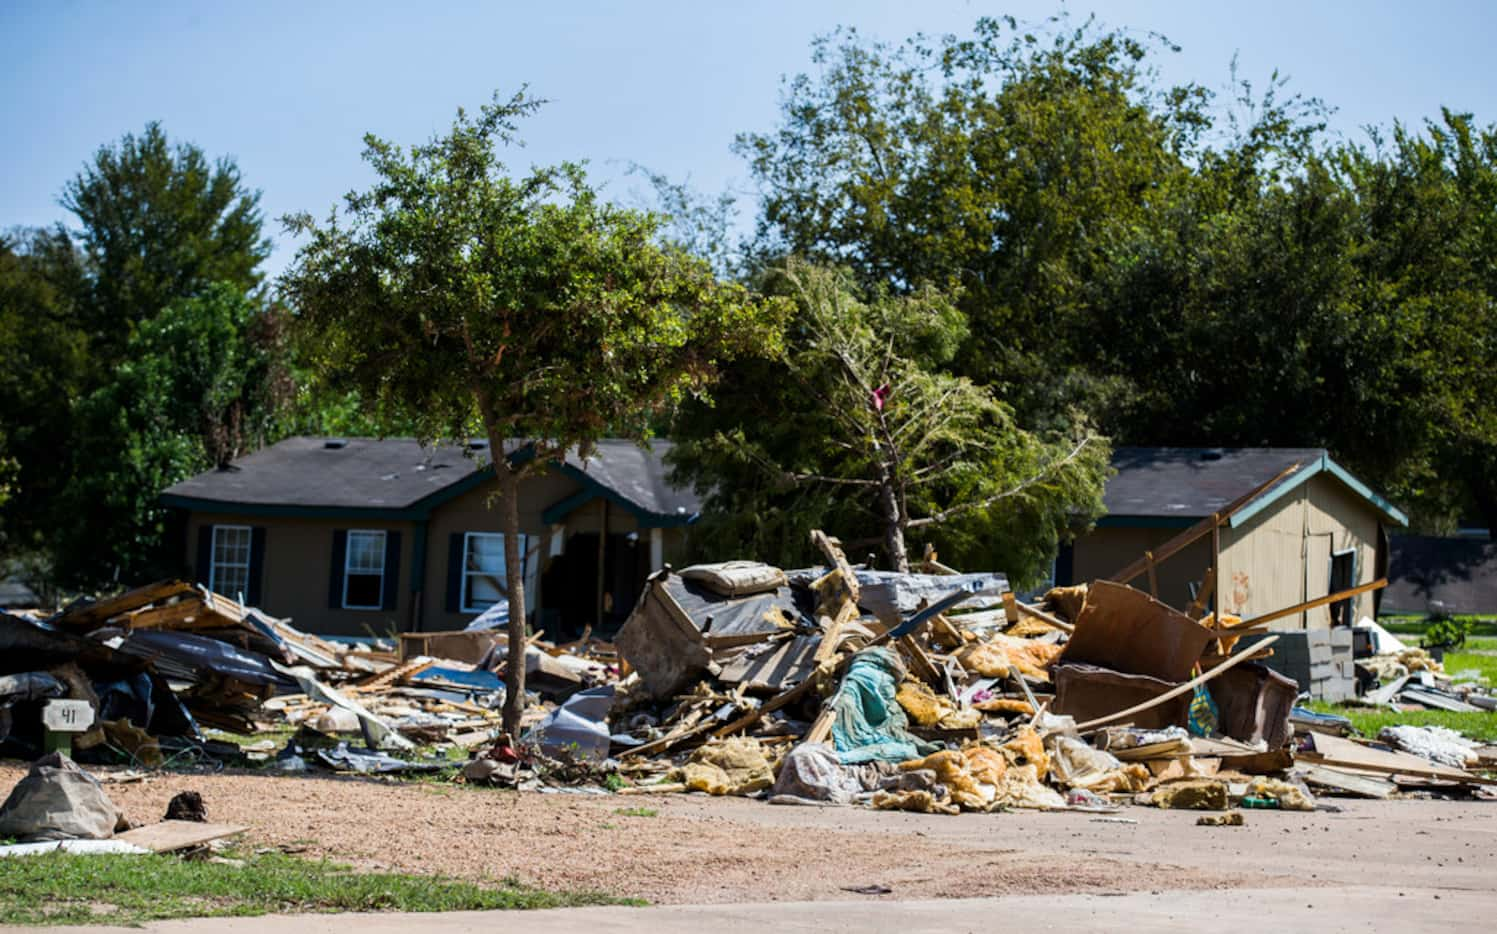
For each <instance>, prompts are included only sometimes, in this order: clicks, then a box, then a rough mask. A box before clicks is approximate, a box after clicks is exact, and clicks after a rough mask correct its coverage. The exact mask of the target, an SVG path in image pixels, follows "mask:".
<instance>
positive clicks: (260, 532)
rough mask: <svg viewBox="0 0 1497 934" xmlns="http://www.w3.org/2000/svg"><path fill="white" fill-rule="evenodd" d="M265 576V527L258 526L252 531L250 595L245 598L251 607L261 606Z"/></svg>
mask: <svg viewBox="0 0 1497 934" xmlns="http://www.w3.org/2000/svg"><path fill="white" fill-rule="evenodd" d="M264 576H265V527H264V526H259V525H257V526H255V527H254V528H252V529H250V566H249V593H248V594H246V595H245V597H244V602H245V603H248V604H249V605H250V606H259V605H260V599H261V590H260V584H261V581H262V579H263V578H264Z"/></svg>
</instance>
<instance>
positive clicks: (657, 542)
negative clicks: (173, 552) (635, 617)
mask: <svg viewBox="0 0 1497 934" xmlns="http://www.w3.org/2000/svg"><path fill="white" fill-rule="evenodd" d="M669 448H670V445H669V443H668V442H665V441H657V442H655V443H654V444H653V445H652V446H651V448H650V449H649V450H644V449H641V448H639V447H638V446H637V445H635V444H633V443H631V442H627V441H620V440H607V441H603V442H602V443H600V444H599V445H598V446H597V450H596V451H595V453H594V454H593V456H592V457H590V458H589V459H588V460H586V461H585V462H584V461H582V460H580V459H578V458H577V457H576V456H574V455H572V456H568V457H567V458H566V459H565V460H564V461H563V462H560V463H556V464H554V465H552V466H551V467H550V468H549V469H547V470H546V471H545V472H543V473H540V474H537V475H534V476H530V477H527V478H526V479H524V480H523V481H522V482H521V493H520V504H519V512H520V525H521V529H522V532H523V533H524V534H523V540H522V543H521V545H522V548H523V549H524V553H525V574H526V596H527V601H526V602H527V607H528V609H529V610H530V611H531V613H532V614H534V615H533V616H532V617H531V619H532V622H533V623H537V624H539V625H541V626H543V627H545V628H546V629H547V631H548V632H549V633H550V634H552V635H554V636H557V637H562V636H567V635H570V634H575V633H578V632H580V630H581V629H582V627H583V626H585V625H589V624H591V625H594V626H601V627H602V628H603V629H605V630H606V629H607V628H609V627H610V626H613V625H617V624H618V623H620V622H622V620H623V619H624V618H625V616H627V614H628V613H629V611H630V609H631V608H632V607H633V606H634V603H635V600H636V599H637V598H638V595H639V591H640V587H641V585H642V583H643V581H644V579H645V577H646V576H647V575H648V574H649V573H650V572H651V571H653V570H655V569H656V568H658V567H660V566H661V565H662V564H664V563H667V562H678V561H679V560H680V556H681V555H682V554H683V553H684V550H685V532H686V530H687V528H688V527H689V526H690V525H691V523H692V522H694V521H695V520H696V518H697V514H698V511H699V503H698V501H697V499H696V497H695V496H694V495H692V494H691V493H690V491H687V490H681V489H677V488H675V487H672V486H671V485H670V484H669V483H667V482H666V468H665V465H664V464H663V462H662V457H663V456H664V454H665V452H666V451H667V450H669ZM489 453H490V452H489V450H488V444H487V442H484V441H472V442H470V443H468V444H467V445H466V446H461V445H438V446H424V445H421V444H419V443H417V442H416V441H414V440H411V439H406V438H386V439H371V438H346V439H330V438H306V437H299V438H289V439H287V440H285V441H282V442H280V443H278V444H275V445H272V446H270V447H268V448H265V449H263V450H260V451H256V452H255V453H253V454H250V455H248V456H246V457H243V458H240V459H239V460H236V461H234V462H233V463H231V464H229V465H228V466H226V467H223V468H220V469H215V470H210V471H207V472H206V473H202V474H199V475H197V476H195V477H192V478H190V479H188V480H184V481H182V482H181V483H177V484H173V485H172V486H170V487H168V488H167V489H166V490H165V491H164V492H163V493H162V496H161V501H162V503H163V504H164V505H166V506H169V507H172V508H175V509H179V510H183V511H184V512H185V513H186V521H185V522H184V523H183V525H184V526H185V529H186V541H185V542H184V543H183V549H184V551H183V557H184V561H185V562H186V564H187V566H188V568H189V569H190V571H191V574H192V575H193V578H194V579H195V580H197V581H199V582H201V583H203V584H205V585H207V586H208V587H210V588H212V589H213V590H215V591H217V592H219V593H222V594H224V595H226V596H230V597H235V598H239V599H242V600H243V601H244V602H246V603H249V604H251V605H255V606H259V607H261V608H263V609H265V610H266V611H267V612H269V613H273V614H275V615H277V616H281V617H290V618H291V619H293V620H294V621H295V624H296V625H297V626H298V627H300V628H303V629H305V630H307V631H309V632H319V633H328V634H348V635H366V634H370V633H374V634H385V633H389V632H394V631H414V632H420V631H440V630H451V629H461V628H463V627H465V626H466V625H467V624H468V623H469V622H471V621H472V620H473V619H474V618H475V617H476V616H478V614H480V613H482V612H483V611H484V610H486V609H489V608H490V607H493V606H494V605H495V603H496V602H497V601H498V600H500V599H501V598H503V596H504V594H505V593H506V591H507V586H506V583H505V581H506V577H505V569H504V537H503V535H502V532H501V529H502V523H501V515H502V513H501V512H500V503H499V502H498V491H497V483H496V481H495V479H494V473H493V468H492V466H490V465H489ZM527 453H528V452H527ZM510 456H511V457H515V456H525V454H523V453H522V454H519V455H516V454H511V455H510Z"/></svg>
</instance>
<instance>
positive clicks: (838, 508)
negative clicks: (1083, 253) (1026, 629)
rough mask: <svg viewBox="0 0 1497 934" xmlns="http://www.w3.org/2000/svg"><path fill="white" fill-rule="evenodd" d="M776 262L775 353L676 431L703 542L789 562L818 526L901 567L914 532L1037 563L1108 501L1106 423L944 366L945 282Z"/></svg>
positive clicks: (966, 549)
mask: <svg viewBox="0 0 1497 934" xmlns="http://www.w3.org/2000/svg"><path fill="white" fill-rule="evenodd" d="M770 276H771V278H772V279H773V280H774V281H775V283H776V285H777V286H778V287H779V288H780V289H783V290H784V291H785V292H787V293H788V294H789V295H790V296H792V297H793V299H794V301H795V305H796V309H797V315H796V318H795V319H794V320H793V322H792V324H791V327H790V329H789V331H788V337H787V344H786V347H785V351H784V353H783V355H782V356H781V357H780V358H779V359H778V360H776V361H773V363H772V364H769V363H763V364H761V363H750V364H749V365H748V366H746V367H737V368H735V370H734V372H733V373H732V374H731V375H730V376H729V377H728V378H727V379H726V380H725V382H724V384H723V385H722V386H721V387H720V388H719V391H718V393H717V394H716V396H717V401H718V403H719V405H718V407H716V408H712V407H707V406H700V405H698V406H693V407H692V410H691V413H690V415H689V416H688V417H686V418H683V419H682V420H681V422H680V423H679V424H678V425H677V426H676V430H675V431H674V432H673V435H674V437H675V439H676V442H677V445H676V448H675V450H674V452H673V458H674V459H675V462H676V464H677V468H678V472H679V475H680V477H681V478H683V479H686V480H689V481H691V482H694V483H695V484H696V485H697V487H698V488H699V489H700V490H701V491H702V492H704V493H705V494H706V496H707V499H708V509H707V510H705V512H706V515H707V518H706V519H705V522H706V528H705V529H704V534H705V535H706V536H707V537H708V538H709V540H712V541H714V544H717V545H719V546H722V545H723V544H725V543H726V542H729V541H733V542H741V543H743V544H744V545H746V546H747V549H748V553H751V554H755V555H759V556H762V557H766V558H774V559H777V560H780V561H782V562H785V563H790V564H794V563H799V561H801V560H802V559H803V552H804V547H805V546H804V542H805V541H806V535H805V532H806V531H807V530H808V529H810V528H813V527H817V526H821V527H825V528H831V529H835V530H836V531H837V533H838V535H839V536H842V537H844V539H846V540H848V541H849V545H850V546H852V545H855V544H861V543H862V542H864V541H866V542H877V543H879V544H880V545H881V546H882V548H883V551H884V554H885V558H886V560H887V563H888V565H889V566H890V567H892V568H894V569H896V570H900V571H907V570H909V556H908V548H907V542H906V537H907V536H909V535H914V536H917V537H919V538H922V539H924V540H926V541H935V540H937V539H938V538H939V539H940V540H941V542H942V549H943V553H945V554H948V555H949V556H950V557H952V558H954V559H956V560H958V561H962V562H970V563H982V564H986V562H988V561H1000V562H1002V565H1001V566H1002V567H1003V568H1004V569H1005V570H1007V571H1008V572H1009V573H1010V574H1012V575H1013V576H1014V578H1015V579H1016V580H1026V581H1030V580H1035V579H1036V578H1038V577H1039V576H1040V575H1041V573H1042V570H1043V568H1044V567H1046V566H1047V565H1048V562H1049V558H1050V557H1052V556H1053V554H1054V550H1055V546H1056V543H1057V541H1058V540H1059V539H1060V538H1061V537H1063V536H1068V535H1069V534H1070V533H1071V532H1072V531H1073V529H1075V528H1076V527H1077V526H1078V525H1084V524H1085V523H1087V522H1089V521H1090V520H1091V519H1092V518H1094V517H1095V516H1096V515H1098V514H1099V513H1100V512H1101V508H1102V506H1101V494H1102V482H1103V480H1104V478H1105V476H1106V472H1107V458H1108V446H1107V443H1106V441H1105V440H1104V439H1102V438H1100V437H1098V436H1097V435H1095V434H1093V433H1091V432H1089V431H1086V430H1085V429H1084V427H1083V428H1081V430H1080V431H1079V432H1078V433H1076V434H1074V435H1070V436H1060V435H1051V436H1045V437H1042V436H1039V435H1036V434H1033V433H1030V432H1027V431H1024V430H1022V429H1021V428H1019V426H1018V425H1017V424H1016V422H1015V420H1014V416H1013V412H1012V410H1011V409H1010V408H1009V407H1008V406H1007V405H1005V404H1004V403H1003V402H1001V401H999V400H998V399H997V398H996V397H995V396H994V394H993V392H992V391H991V390H990V389H987V388H985V387H982V386H979V385H977V384H975V383H973V382H972V381H971V380H968V379H966V378H964V377H959V376H953V375H951V374H949V373H947V372H944V371H943V370H942V369H941V367H942V366H943V365H945V364H946V363H948V362H949V361H950V359H951V357H952V356H953V355H954V354H955V353H956V352H957V351H958V349H959V348H960V347H961V346H962V344H963V343H964V342H965V341H966V340H968V339H969V334H968V331H967V326H966V322H965V320H964V318H963V316H962V314H961V313H960V311H958V310H957V309H956V307H955V306H954V305H953V303H952V302H951V301H950V300H949V299H948V298H947V296H945V295H943V294H942V293H940V292H938V291H936V290H934V289H930V288H925V289H920V290H916V291H915V292H913V293H912V294H909V295H905V296H894V295H890V294H889V293H888V291H887V290H882V289H876V290H873V291H872V293H871V294H870V295H869V296H868V297H867V298H866V299H864V298H861V297H860V296H859V291H860V290H859V289H858V287H857V285H856V283H855V282H854V281H853V280H852V278H851V277H850V276H849V275H847V274H844V273H838V272H834V271H831V270H828V269H825V268H818V267H814V266H807V265H805V264H804V263H801V262H797V261H791V262H790V263H788V264H786V265H785V266H784V267H781V268H778V269H776V270H774V271H772V272H771V273H770ZM1075 422H1076V423H1078V424H1082V420H1080V419H1076V420H1075ZM1021 530H1022V531H1021ZM714 532H716V533H718V537H716V538H713V533H714ZM1016 532H1021V534H1014V533H1016ZM859 536H863V538H861V539H860V538H859Z"/></svg>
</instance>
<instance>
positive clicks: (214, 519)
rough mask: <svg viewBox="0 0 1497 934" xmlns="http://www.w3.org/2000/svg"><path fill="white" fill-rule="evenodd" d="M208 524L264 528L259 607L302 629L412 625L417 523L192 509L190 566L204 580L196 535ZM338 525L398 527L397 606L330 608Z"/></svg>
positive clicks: (339, 631) (363, 630)
mask: <svg viewBox="0 0 1497 934" xmlns="http://www.w3.org/2000/svg"><path fill="white" fill-rule="evenodd" d="M205 525H247V526H251V527H258V528H263V529H265V567H264V568H263V569H262V571H261V587H262V590H261V594H260V605H261V609H263V610H265V612H267V613H270V614H273V615H275V616H279V617H283V618H284V617H290V618H291V620H292V622H293V624H294V625H295V626H296V627H297V628H298V629H302V630H305V631H307V632H319V633H326V634H329V635H367V634H368V633H369V632H371V631H372V632H374V633H376V634H383V633H387V632H397V631H400V630H403V629H406V628H408V621H409V620H410V612H411V593H410V586H409V583H408V582H409V581H410V570H411V561H412V559H413V555H414V550H415V534H414V528H415V527H414V524H413V523H410V522H354V521H352V520H349V519H306V518H294V517H286V518H270V517H261V516H239V515H232V514H214V513H193V514H192V515H191V517H190V519H189V520H188V525H187V564H188V566H189V567H192V569H193V573H194V576H195V578H196V579H197V580H199V581H202V582H203V583H206V582H207V577H208V569H207V568H198V567H195V566H194V565H196V563H197V548H198V536H199V535H200V534H201V532H200V530H201V529H202V527H203V526H205ZM338 529H385V530H387V531H395V530H398V531H399V532H400V577H401V579H400V581H399V587H398V588H397V593H398V595H399V596H398V604H397V606H396V608H395V610H394V611H389V610H344V609H329V608H328V578H329V573H330V571H331V569H332V555H333V533H334V532H335V531H337V530H338ZM228 596H232V594H230V595H228Z"/></svg>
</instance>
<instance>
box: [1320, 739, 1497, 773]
mask: <svg viewBox="0 0 1497 934" xmlns="http://www.w3.org/2000/svg"><path fill="white" fill-rule="evenodd" d="M1311 739H1312V741H1313V742H1314V743H1315V748H1314V749H1313V750H1302V751H1301V752H1300V753H1299V754H1298V757H1299V758H1300V759H1301V760H1303V761H1306V762H1312V763H1316V764H1319V765H1329V766H1333V767H1337V766H1339V767H1344V768H1349V769H1358V770H1361V771H1365V772H1376V773H1377V774H1379V775H1417V776H1419V777H1420V778H1443V779H1446V780H1448V781H1455V782H1468V783H1470V782H1474V783H1479V784H1484V785H1497V779H1492V778H1481V777H1480V776H1477V775H1472V774H1471V773H1469V772H1465V771H1462V770H1461V769H1453V768H1450V767H1449V766H1444V765H1436V764H1435V763H1433V762H1430V761H1429V760H1427V759H1421V758H1419V757H1418V756H1415V755H1411V754H1409V753H1406V752H1387V751H1385V750H1382V749H1372V748H1369V747H1367V746H1363V745H1362V744H1360V743H1354V742H1352V741H1351V740H1349V739H1342V738H1341V737H1339V736H1330V735H1328V734H1326V733H1315V734H1313V736H1312V737H1311Z"/></svg>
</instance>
